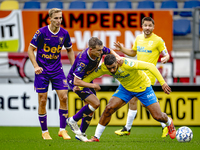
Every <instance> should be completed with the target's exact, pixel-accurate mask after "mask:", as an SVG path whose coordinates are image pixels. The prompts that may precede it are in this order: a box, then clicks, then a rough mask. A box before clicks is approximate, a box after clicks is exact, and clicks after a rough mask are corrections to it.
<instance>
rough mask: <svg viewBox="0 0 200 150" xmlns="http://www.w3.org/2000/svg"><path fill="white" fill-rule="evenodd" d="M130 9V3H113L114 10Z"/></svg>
mask: <svg viewBox="0 0 200 150" xmlns="http://www.w3.org/2000/svg"><path fill="white" fill-rule="evenodd" d="M125 8H126V9H132V4H131V1H126V0H124V1H117V2H116V3H115V9H125Z"/></svg>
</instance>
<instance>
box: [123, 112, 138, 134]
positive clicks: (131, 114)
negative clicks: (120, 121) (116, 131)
mask: <svg viewBox="0 0 200 150" xmlns="http://www.w3.org/2000/svg"><path fill="white" fill-rule="evenodd" d="M136 114H137V110H131V109H129V110H128V117H127V121H126V125H125V127H126V129H127V130H130V129H131V127H132V124H133V120H134V119H135V116H136Z"/></svg>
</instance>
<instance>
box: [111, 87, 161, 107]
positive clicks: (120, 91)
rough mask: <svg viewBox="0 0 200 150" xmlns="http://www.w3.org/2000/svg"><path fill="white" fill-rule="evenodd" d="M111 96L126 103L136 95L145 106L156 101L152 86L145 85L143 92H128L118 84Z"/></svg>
mask: <svg viewBox="0 0 200 150" xmlns="http://www.w3.org/2000/svg"><path fill="white" fill-rule="evenodd" d="M112 96H115V97H118V98H120V99H122V100H123V101H125V102H126V103H128V102H129V101H130V100H131V99H132V98H133V97H137V98H138V99H139V100H140V101H141V103H142V104H144V105H145V106H146V107H147V106H149V105H151V104H153V103H156V102H157V101H158V100H157V97H156V95H155V93H154V91H153V89H152V86H150V87H147V88H146V90H145V91H143V92H130V91H128V90H126V89H125V88H124V87H123V86H122V85H121V84H120V85H119V87H118V88H117V90H116V91H115V93H114V94H113V95H112Z"/></svg>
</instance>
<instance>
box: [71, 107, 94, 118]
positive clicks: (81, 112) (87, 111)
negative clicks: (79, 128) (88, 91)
mask: <svg viewBox="0 0 200 150" xmlns="http://www.w3.org/2000/svg"><path fill="white" fill-rule="evenodd" d="M91 112H93V111H91V110H90V109H89V107H88V105H85V106H83V107H82V108H81V110H79V112H77V113H76V114H75V115H74V116H73V119H74V120H75V121H79V120H80V119H81V118H83V117H85V116H87V115H89V114H90V113H91Z"/></svg>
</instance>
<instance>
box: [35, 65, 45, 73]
mask: <svg viewBox="0 0 200 150" xmlns="http://www.w3.org/2000/svg"><path fill="white" fill-rule="evenodd" d="M42 71H43V68H42V67H35V74H40V73H42Z"/></svg>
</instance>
